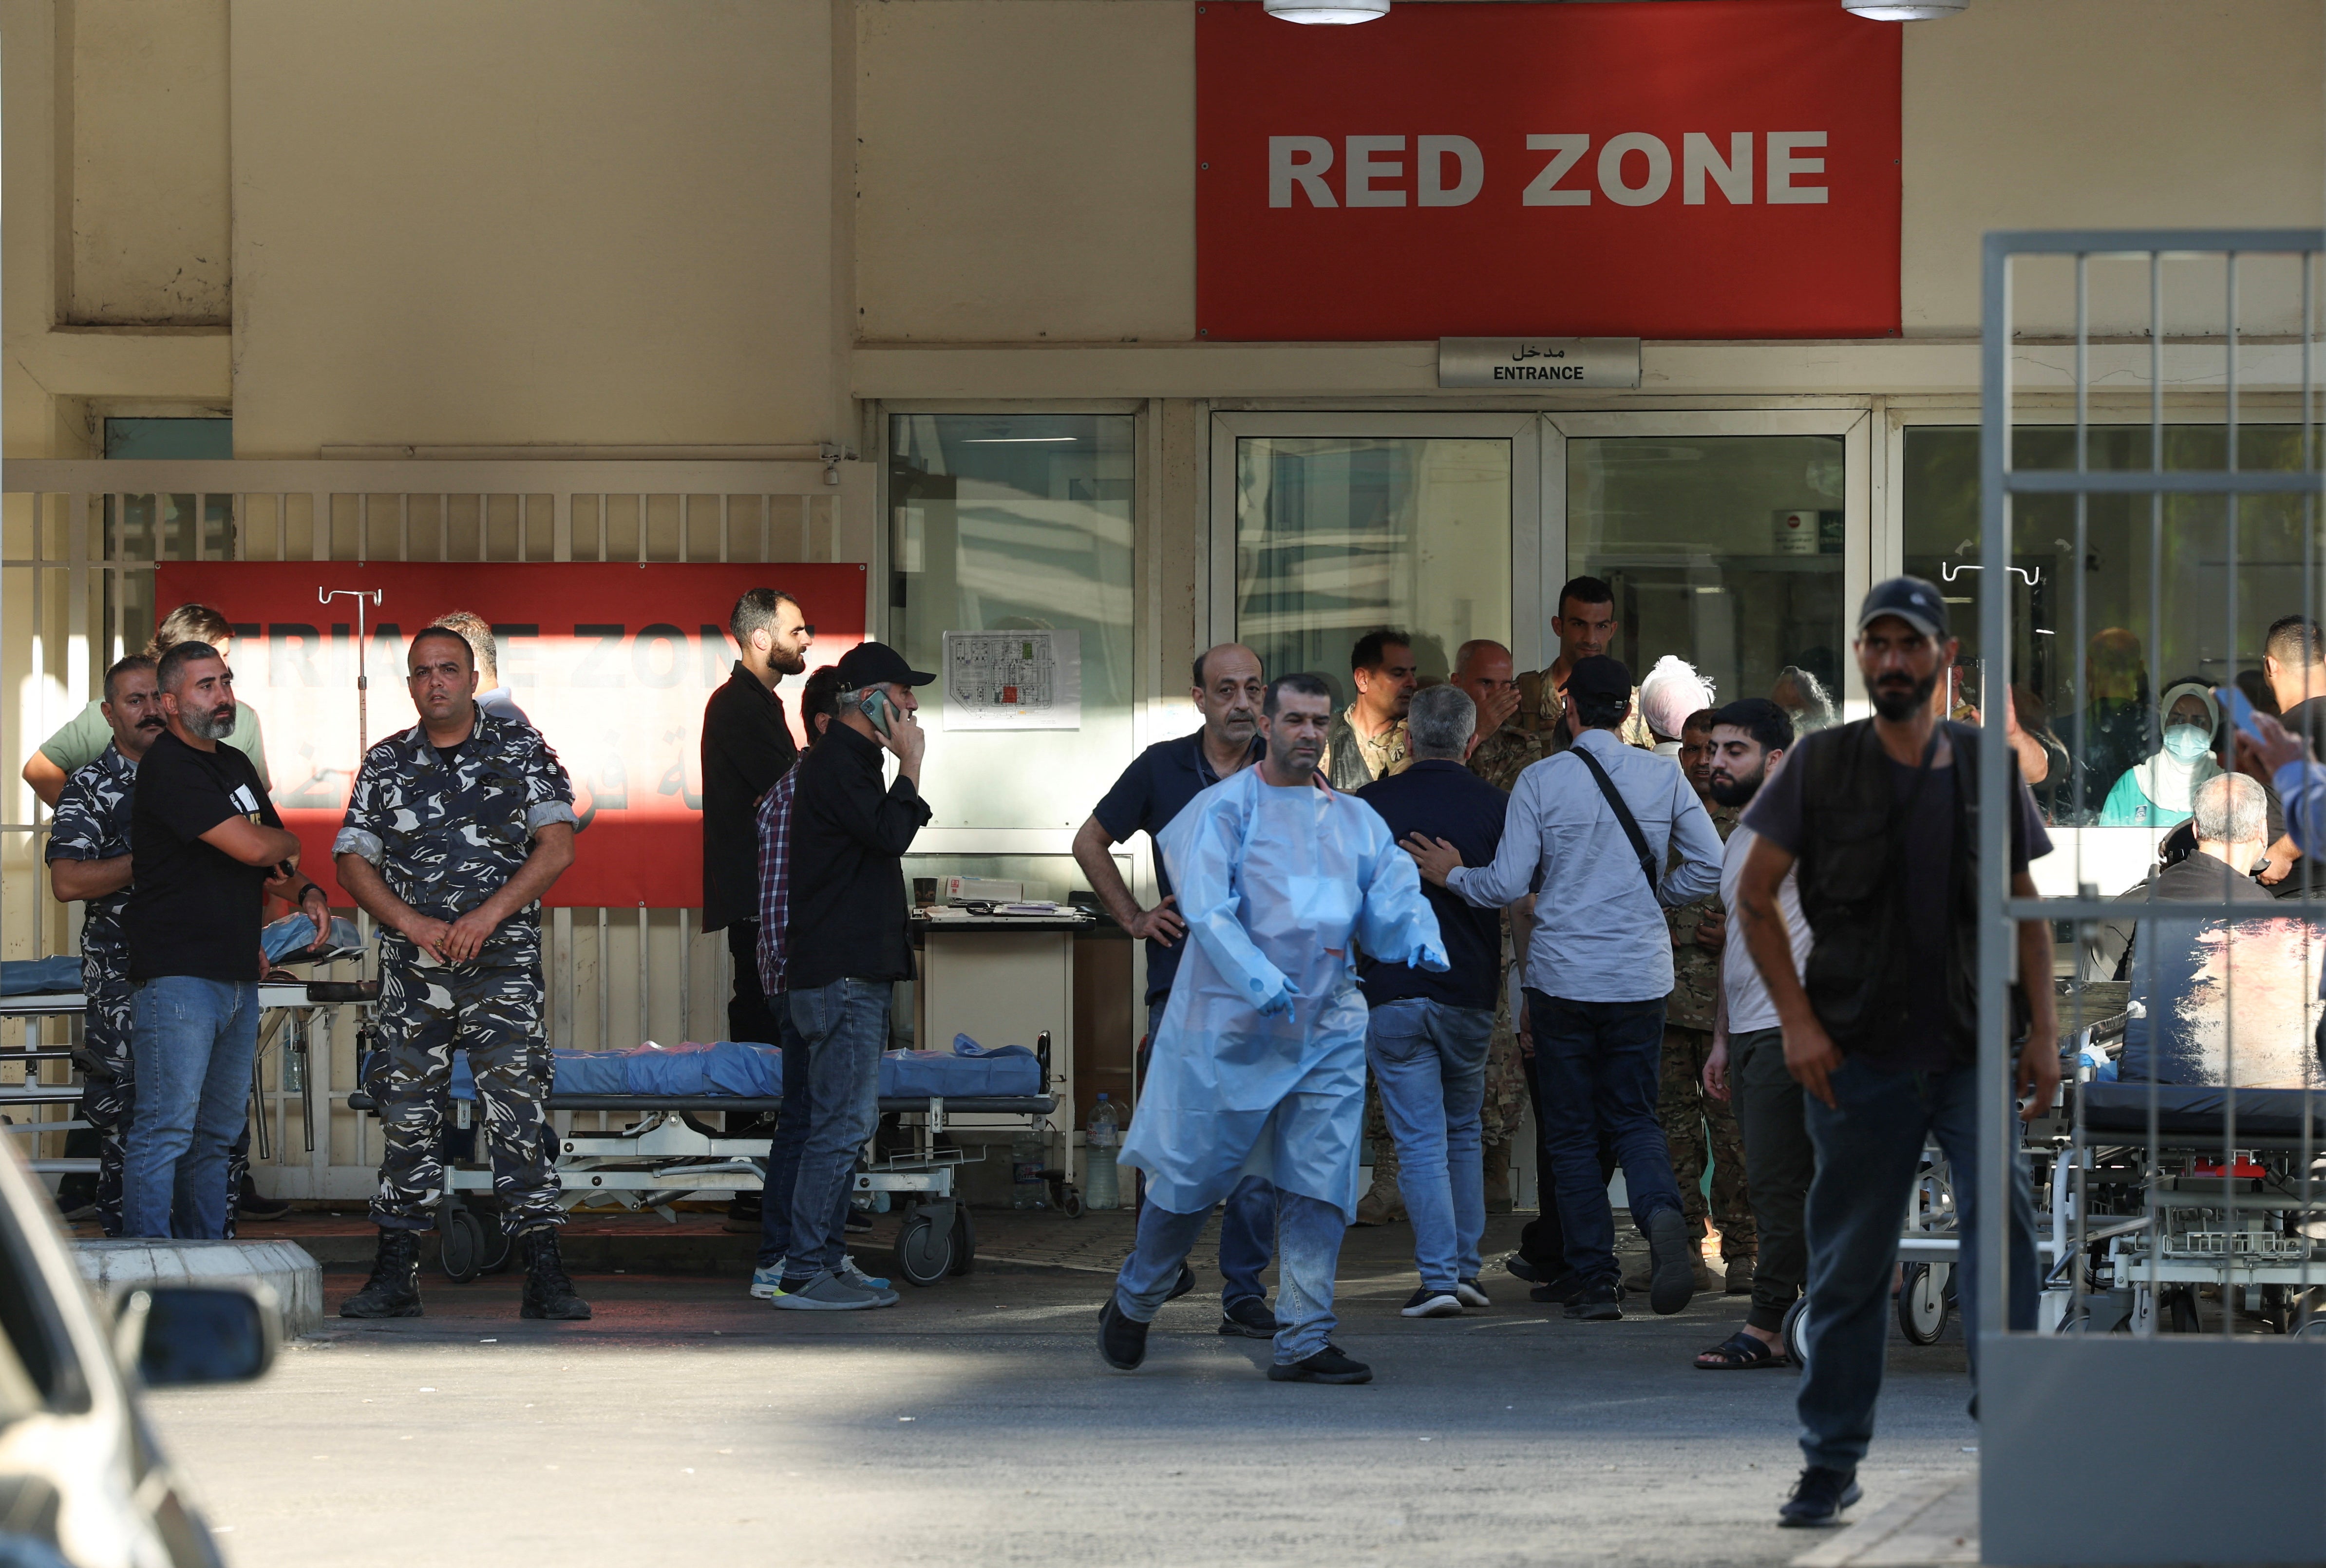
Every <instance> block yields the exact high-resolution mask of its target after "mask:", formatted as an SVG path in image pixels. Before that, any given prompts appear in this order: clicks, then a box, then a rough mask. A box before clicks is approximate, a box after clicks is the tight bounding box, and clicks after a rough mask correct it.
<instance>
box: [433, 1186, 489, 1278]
mask: <svg viewBox="0 0 2326 1568" xmlns="http://www.w3.org/2000/svg"><path fill="white" fill-rule="evenodd" d="M436 1241H437V1247H436V1264H437V1266H438V1267H440V1268H442V1270H443V1271H444V1277H445V1278H446V1279H449V1280H451V1282H452V1283H453V1284H454V1285H466V1284H468V1283H469V1282H470V1280H472V1279H474V1278H476V1277H477V1275H478V1273H479V1271H480V1270H481V1269H482V1268H483V1266H484V1261H485V1228H484V1227H483V1226H482V1225H479V1223H478V1222H477V1217H476V1216H475V1215H474V1214H471V1213H470V1212H469V1211H468V1210H466V1209H464V1208H461V1207H460V1206H458V1205H457V1204H453V1203H449V1202H448V1203H446V1204H445V1206H444V1210H443V1212H442V1213H440V1214H438V1215H437V1216H436Z"/></svg>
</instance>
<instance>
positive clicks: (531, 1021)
mask: <svg viewBox="0 0 2326 1568" xmlns="http://www.w3.org/2000/svg"><path fill="white" fill-rule="evenodd" d="M573 820H574V816H573V785H572V781H571V780H570V779H568V778H567V776H566V774H565V769H564V766H563V765H562V764H561V763H559V761H558V760H557V754H556V753H555V752H554V751H552V750H551V749H550V748H549V746H548V744H547V743H546V742H545V741H544V740H543V739H542V738H541V736H540V734H539V733H538V732H537V731H535V729H533V728H531V727H530V726H528V725H524V724H518V723H515V722H512V721H510V720H507V719H496V718H494V717H492V716H491V715H490V714H488V713H486V712H484V711H482V710H479V711H478V713H477V715H476V728H474V729H473V730H472V731H470V736H469V738H468V739H467V740H466V741H465V742H463V743H462V744H461V748H460V750H459V752H458V754H457V755H456V756H455V758H454V760H453V762H452V764H451V765H450V766H447V765H445V763H444V761H443V759H442V757H441V756H439V755H438V753H437V751H436V748H435V747H433V746H431V745H430V744H429V743H428V735H427V731H426V730H424V729H423V728H420V727H418V726H416V725H415V726H414V728H410V729H407V730H405V732H404V733H403V734H401V735H397V736H394V737H392V738H389V739H386V740H383V741H381V742H380V743H379V744H378V745H377V746H375V747H372V748H371V750H370V751H369V752H368V754H366V756H365V757H364V764H363V771H362V772H361V773H360V774H359V775H357V778H356V787H355V793H354V794H353V795H352V796H351V797H350V798H349V802H348V816H347V822H346V825H345V826H344V827H342V828H341V829H340V836H339V838H338V839H337V840H335V841H334V842H333V843H332V845H331V849H332V852H333V853H334V854H340V855H349V854H353V855H360V856H362V857H363V858H365V859H367V860H368V861H370V862H371V863H372V864H373V865H374V866H376V867H377V868H378V869H379V872H380V875H381V876H382V877H384V878H385V879H386V883H387V886H388V888H389V890H390V891H391V892H393V893H394V894H395V895H396V896H397V897H398V898H401V899H403V900H404V901H405V903H406V904H409V905H412V907H413V908H414V909H416V910H418V911H419V912H420V913H421V914H425V915H429V916H432V917H433V918H435V919H438V920H443V921H451V920H455V919H458V918H459V917H460V916H461V914H465V913H466V912H467V911H469V910H471V909H474V908H475V907H477V905H479V904H481V903H483V902H484V901H485V900H486V899H487V898H488V897H490V896H491V895H493V894H494V893H495V892H497V891H498V889H499V888H500V887H501V886H502V885H503V884H505V883H507V881H508V879H509V878H510V877H514V876H515V875H516V872H517V869H518V868H519V867H521V866H523V865H524V864H525V862H526V857H527V856H528V855H530V854H531V852H532V846H533V835H534V833H535V831H536V830H539V829H541V828H543V827H545V826H547V825H549V824H550V823H553V822H572V821H573ZM379 979H380V987H379V1009H378V1014H377V1017H378V1027H379V1038H380V1050H379V1051H378V1052H377V1053H376V1055H375V1056H374V1058H373V1060H372V1062H371V1063H370V1065H369V1066H368V1069H367V1072H366V1074H365V1081H364V1088H365V1090H366V1091H367V1092H368V1093H369V1094H370V1095H371V1097H372V1099H373V1100H374V1101H375V1102H376V1103H377V1105H378V1107H379V1119H380V1132H381V1137H382V1140H383V1143H384V1145H385V1149H384V1152H383V1154H382V1155H381V1159H380V1164H379V1192H378V1194H377V1196H376V1197H374V1198H373V1200H372V1203H371V1218H372V1222H373V1223H374V1224H376V1225H378V1226H380V1227H381V1228H382V1229H412V1230H419V1229H427V1228H428V1227H429V1226H431V1225H433V1223H435V1220H434V1213H433V1211H434V1209H435V1206H436V1203H437V1202H438V1200H439V1198H440V1197H441V1196H442V1192H441V1189H442V1186H443V1181H444V1172H443V1164H442V1160H441V1158H440V1157H439V1154H438V1150H439V1147H440V1133H441V1129H442V1126H443V1121H444V1113H445V1109H446V1101H447V1099H449V1090H450V1089H451V1075H452V1053H453V1051H454V1050H455V1049H456V1048H457V1049H460V1050H462V1051H465V1052H467V1053H468V1057H469V1068H470V1072H472V1073H474V1074H475V1077H476V1083H477V1099H478V1103H479V1107H480V1109H481V1110H482V1112H483V1119H484V1127H485V1140H486V1144H487V1146H488V1148H489V1149H490V1151H491V1155H492V1164H493V1191H494V1192H495V1194H496V1195H497V1196H498V1198H499V1200H500V1205H501V1215H502V1225H503V1228H504V1229H506V1230H507V1232H508V1233H509V1234H511V1235H516V1234H519V1233H521V1232H524V1231H526V1230H534V1229H540V1228H542V1227H544V1226H548V1225H555V1224H559V1223H562V1222H563V1218H564V1213H563V1210H562V1209H561V1208H560V1207H559V1206H558V1202H557V1199H558V1183H557V1176H556V1173H555V1171H554V1168H553V1167H552V1164H551V1155H550V1151H549V1147H548V1145H547V1142H546V1140H545V1138H544V1129H545V1127H546V1125H547V1112H546V1109H545V1101H546V1100H547V1099H548V1097H549V1088H550V1080H551V1075H552V1071H553V1069H552V1063H551V1058H550V1053H549V1042H548V1039H547V1037H546V1035H544V1031H543V1028H542V1016H541V1014H542V984H541V906H540V905H538V904H535V905H530V906H528V907H527V908H526V909H523V910H520V911H518V912H517V913H516V914H513V915H511V916H510V917H509V918H508V919H507V920H505V921H503V922H502V923H500V925H499V926H498V927H497V928H496V929H495V930H494V932H493V933H492V935H491V936H490V937H488V938H487V939H486V941H485V944H484V947H483V948H482V949H481V950H480V951H479V952H478V954H477V956H476V957H475V958H474V959H473V960H470V961H469V962H467V963H457V964H448V963H444V962H442V961H440V960H437V959H436V958H434V957H433V955H430V954H427V953H423V952H422V951H419V949H418V948H417V947H415V946H414V943H413V942H412V941H411V939H410V938H408V937H405V935H403V934H402V933H401V932H395V931H389V930H386V929H383V930H382V931H381V932H380V964H379Z"/></svg>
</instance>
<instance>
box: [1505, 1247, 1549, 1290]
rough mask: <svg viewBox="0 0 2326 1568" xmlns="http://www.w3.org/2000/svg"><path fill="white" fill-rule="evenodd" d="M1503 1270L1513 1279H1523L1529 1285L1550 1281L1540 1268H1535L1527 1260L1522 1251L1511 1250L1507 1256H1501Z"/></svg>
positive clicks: (1543, 1283)
mask: <svg viewBox="0 0 2326 1568" xmlns="http://www.w3.org/2000/svg"><path fill="white" fill-rule="evenodd" d="M1503 1272H1504V1273H1505V1274H1508V1275H1510V1276H1512V1278H1513V1279H1522V1280H1525V1281H1526V1282H1527V1283H1528V1284H1529V1285H1549V1283H1550V1281H1549V1279H1548V1278H1546V1277H1545V1276H1544V1275H1543V1272H1542V1270H1541V1269H1540V1268H1537V1267H1536V1266H1534V1265H1533V1264H1531V1263H1529V1262H1528V1261H1527V1259H1526V1254H1525V1253H1523V1252H1513V1253H1512V1254H1511V1255H1510V1256H1509V1257H1505V1258H1503Z"/></svg>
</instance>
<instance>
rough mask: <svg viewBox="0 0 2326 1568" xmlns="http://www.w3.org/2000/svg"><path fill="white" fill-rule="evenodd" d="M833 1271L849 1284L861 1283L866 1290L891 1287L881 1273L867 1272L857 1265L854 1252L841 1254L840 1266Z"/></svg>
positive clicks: (880, 1289)
mask: <svg viewBox="0 0 2326 1568" xmlns="http://www.w3.org/2000/svg"><path fill="white" fill-rule="evenodd" d="M833 1273H834V1274H837V1275H838V1276H840V1277H841V1278H842V1279H844V1280H846V1281H847V1282H848V1283H849V1284H851V1285H861V1286H863V1287H864V1288H865V1289H866V1290H870V1291H884V1290H887V1289H888V1288H889V1282H888V1281H887V1280H885V1279H883V1278H881V1277H880V1276H879V1275H877V1274H867V1273H865V1272H864V1271H863V1270H862V1269H861V1268H859V1267H857V1266H856V1258H855V1255H854V1254H852V1253H845V1252H843V1253H842V1254H841V1256H840V1266H839V1267H838V1268H836V1269H833Z"/></svg>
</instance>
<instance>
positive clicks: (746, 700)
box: [702, 588, 815, 1045]
mask: <svg viewBox="0 0 2326 1568" xmlns="http://www.w3.org/2000/svg"><path fill="white" fill-rule="evenodd" d="M727 629H728V631H729V632H730V633H731V634H732V635H733V636H734V638H735V647H736V650H737V653H738V654H739V656H738V657H737V659H736V660H735V673H733V674H731V675H730V676H729V677H728V678H727V683H726V684H725V685H723V686H721V687H720V688H719V690H718V691H713V692H712V694H711V700H710V701H709V702H707V703H705V704H704V705H703V709H702V929H703V931H704V932H705V933H706V934H707V933H709V932H714V931H724V932H726V933H727V951H728V952H729V953H730V955H731V956H732V957H733V958H734V960H735V964H734V968H735V994H734V996H733V997H731V998H730V1000H729V1001H728V1003H727V1031H728V1034H729V1035H730V1036H731V1037H732V1038H734V1039H737V1040H757V1041H762V1042H765V1043H766V1044H770V1045H775V1044H781V1043H782V1042H781V1040H780V1038H779V1037H778V1035H777V1030H776V1021H775V1019H774V1018H773V1017H771V1016H769V1015H768V998H767V997H766V996H765V995H764V994H763V993H762V992H761V991H760V989H759V960H758V952H759V883H758V865H759V853H758V830H757V829H756V827H755V825H754V813H755V812H757V811H758V804H759V797H760V796H762V795H764V794H766V793H768V791H769V790H771V789H773V788H775V785H776V781H777V779H779V778H781V777H783V776H784V775H785V774H786V772H787V771H789V770H790V768H791V765H792V764H793V763H795V762H796V761H798V760H799V747H798V745H797V744H796V743H795V741H794V740H793V739H792V729H791V726H790V724H788V723H787V722H786V720H785V719H784V701H783V699H782V698H780V697H778V696H777V695H776V685H777V682H780V681H781V680H782V679H783V678H784V677H785V676H786V675H796V674H798V673H800V672H801V671H802V670H805V669H806V668H807V650H808V646H809V645H810V644H812V643H814V640H815V628H814V626H809V625H808V624H807V617H805V615H803V614H802V613H801V610H800V607H799V601H798V600H796V599H795V598H792V596H791V595H789V594H787V593H785V592H784V591H782V590H781V589H773V588H755V589H751V591H750V592H749V593H747V594H745V595H744V596H743V597H742V598H739V599H737V600H736V601H735V609H734V613H733V614H731V615H730V616H729V617H727Z"/></svg>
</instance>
